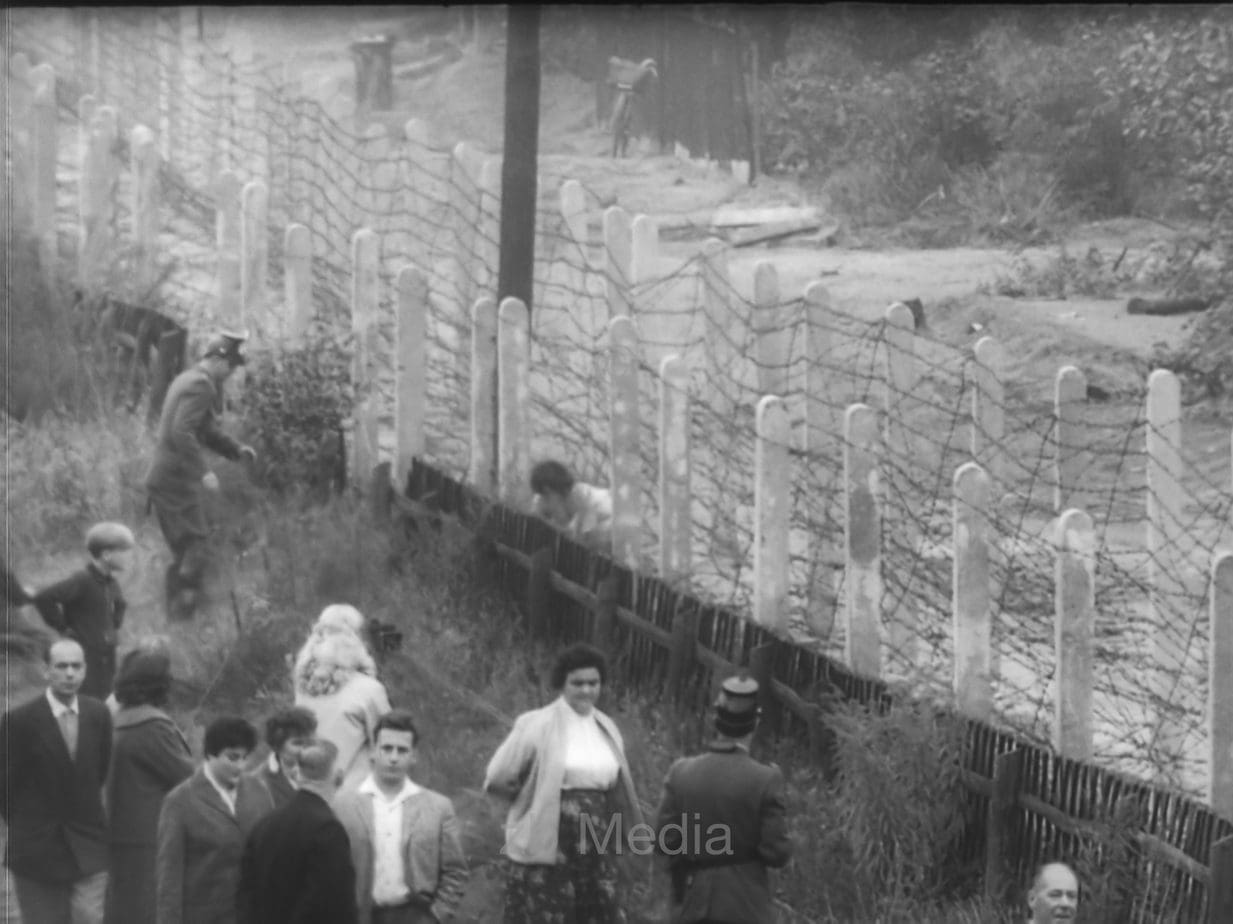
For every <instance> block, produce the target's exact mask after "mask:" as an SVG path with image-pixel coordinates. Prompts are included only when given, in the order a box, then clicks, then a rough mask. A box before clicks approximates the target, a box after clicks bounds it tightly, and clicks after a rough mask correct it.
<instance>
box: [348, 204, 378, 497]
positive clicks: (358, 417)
mask: <svg viewBox="0 0 1233 924" xmlns="http://www.w3.org/2000/svg"><path fill="white" fill-rule="evenodd" d="M380 266H381V239H380V238H379V237H378V236H377V235H376V233H375V232H373V231H372V230H370V229H368V228H361V229H360V230H358V231H356V232H355V234H354V235H352V237H351V267H352V270H351V330H352V334H353V336H354V340H355V349H354V353H353V355H352V365H351V370H352V371H351V381H352V386H353V388H354V389H355V409H354V412H353V419H354V422H355V425H354V429H353V431H352V447H353V448H352V459H353V464H352V466H351V482H352V484H353V485H355V486H356V487H357V488H360V489H361V490H363V489H364V488H365V487H367V485H368V484H369V479H370V477H371V475H372V471H373V469H374V468H376V466H377V462H378V460H379V459H378V457H379V452H380V442H379V429H378V423H379V415H380V403H381V402H380V391H379V389H378V385H377V375H376V359H377V357H376V351H377V334H378V331H377V323H378V316H377V313H378V311H379V310H380V284H381V278H380V272H379V271H380Z"/></svg>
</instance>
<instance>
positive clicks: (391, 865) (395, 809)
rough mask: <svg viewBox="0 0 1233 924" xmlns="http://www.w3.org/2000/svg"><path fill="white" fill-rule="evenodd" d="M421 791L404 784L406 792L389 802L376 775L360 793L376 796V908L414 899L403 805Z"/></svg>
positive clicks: (373, 837)
mask: <svg viewBox="0 0 1233 924" xmlns="http://www.w3.org/2000/svg"><path fill="white" fill-rule="evenodd" d="M419 791H420V787H419V786H417V785H416V784H415V783H413V782H411V780H410V779H407V780H404V781H403V784H402V789H401V790H399V792H398V793H397V794H396V795H395V796H394V798H392V799H387V798H386V797H385V793H383V792H382V791H381V787H379V786H378V785H377V781H376V779H375V777H374V776H373V774H371V773H370V774H369V775H368V776H367V777H365V779H364V782H362V783H361V784H360V786H359V792H361V793H363V794H364V795H368V796H372V839H373V845H372V856H373V871H372V901H373V904H374V905H378V906H381V905H401V904H402V903H403V902H405V901H406V900H407V899H408V898H409V897H410V895H411V889H410V888H409V887H408V886H407V873H406V870H405V869H404V868H403V862H402V811H403V803H404V802H406V801H407V800H408V799H410V798H411V797H412V796H414V795H415V794H416V793H418V792H419Z"/></svg>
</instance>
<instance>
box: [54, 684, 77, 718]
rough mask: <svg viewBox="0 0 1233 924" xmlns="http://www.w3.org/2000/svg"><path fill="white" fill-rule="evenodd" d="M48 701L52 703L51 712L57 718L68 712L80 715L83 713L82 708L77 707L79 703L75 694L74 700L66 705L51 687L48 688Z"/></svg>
mask: <svg viewBox="0 0 1233 924" xmlns="http://www.w3.org/2000/svg"><path fill="white" fill-rule="evenodd" d="M47 702H49V703H51V714H52V715H53V716H55V717H56V718H57V719H59V718H60V716H62V715H64V713H66V712H73V713H77V714H78V715H80V714H81V710H80V709H79V708H77V707H78V703H77V697H76V696H74V697H73V701H72V702H71V703H69V704H68V705H67V706H66V705H65V704H64V703H62V702H60V700H58V699H56V697H55V695H54V694H53V693H52V692H51V687H48V688H47Z"/></svg>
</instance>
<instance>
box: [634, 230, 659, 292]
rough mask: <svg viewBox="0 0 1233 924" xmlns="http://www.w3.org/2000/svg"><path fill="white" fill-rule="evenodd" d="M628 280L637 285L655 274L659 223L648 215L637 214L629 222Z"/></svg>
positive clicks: (647, 280)
mask: <svg viewBox="0 0 1233 924" xmlns="http://www.w3.org/2000/svg"><path fill="white" fill-rule="evenodd" d="M629 230H630V240H631V243H630V256H629V282H630V285H639V284H641V283H644V282H649V281H650V280H651V279H653V278H654V276H655V261H656V260H657V259H658V258H659V225H658V224H657V223H656V221H655V219H654V218H652V217H651V216H650V215H637V216H635V217H634V220H633V222H632V223H631V224H630V227H629Z"/></svg>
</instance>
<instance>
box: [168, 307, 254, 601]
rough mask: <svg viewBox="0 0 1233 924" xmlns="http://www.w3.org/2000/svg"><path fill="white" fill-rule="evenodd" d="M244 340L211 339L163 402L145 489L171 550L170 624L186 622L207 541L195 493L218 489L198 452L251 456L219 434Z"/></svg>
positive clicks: (233, 336)
mask: <svg viewBox="0 0 1233 924" xmlns="http://www.w3.org/2000/svg"><path fill="white" fill-rule="evenodd" d="M246 339H248V335H247V334H245V333H233V332H230V331H221V332H219V333H218V334H216V335H215V336H213V337H211V338H210V340H209V341H208V342H207V343H206V345H205V349H204V350H203V351H202V355H201V361H200V362H199V363H197V365H196V366H194V367H193V368H191V369H186V370H185V371H184V372H181V373H180V374H179V375H178V376H176V378H175V381H173V382H172V383H171V387H170V388H169V389H168V390H167V397H166V399H165V401H164V403H163V412H162V416H161V417H160V418H159V422H158V434H157V441H158V443H157V446H156V448H155V450H154V462H153V464H152V465H151V466H150V473H149V474H148V475H147V476H146V491H147V492H148V495H149V499H150V505H151V506H152V507H153V508H154V511H155V513H156V514H157V515H158V525H159V528H160V529H161V530H162V531H163V536H164V537H165V538H166V540H167V545H168V546H170V547H171V554H172V562H171V565H170V567H169V568H168V569H167V575H166V593H167V615H168V618H171V619H176V618H186V617H188V616H191V615H192V612H193V609H194V608H195V607H196V605H197V599H198V594H199V593H200V589H201V577H202V572H203V570H204V567H205V560H206V548H205V542H206V539H207V537H208V535H209V530H208V527H207V525H206V518H205V510H204V508H203V506H202V495H201V491H202V489H203V488H204V489H205V490H207V491H210V492H217V491H218V476H217V475H215V474H214V473H213V472H212V471H210V470H209V468H208V467H207V466H206V460H205V453H204V451H203V450H204V449H211V450H213V451H214V452H216V453H218V454H219V455H221V456H223V457H224V458H227V459H239V458H241V457H247V458H248V459H249V460H250V461H251V460H254V459H256V457H257V453H256V451H255V450H254V449H253V448H252V447H251V446H246V445H244V444H242V443H240V442H237V441H236V440H234V439H232V438H231V437H230V436H227V435H226V434H225V433H223V432H222V431H221V430H220V429H219V415H220V414H221V412H222V392H223V383H224V382H225V381H226V380H227V377H228V376H230V375H231V373H232V372H234V371H235V369H236V367H238V366H242V365H244V361H245V360H244V356H243V355H242V354H241V353H240V346H241V345H242V344H243V343H244V341H245V340H246Z"/></svg>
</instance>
